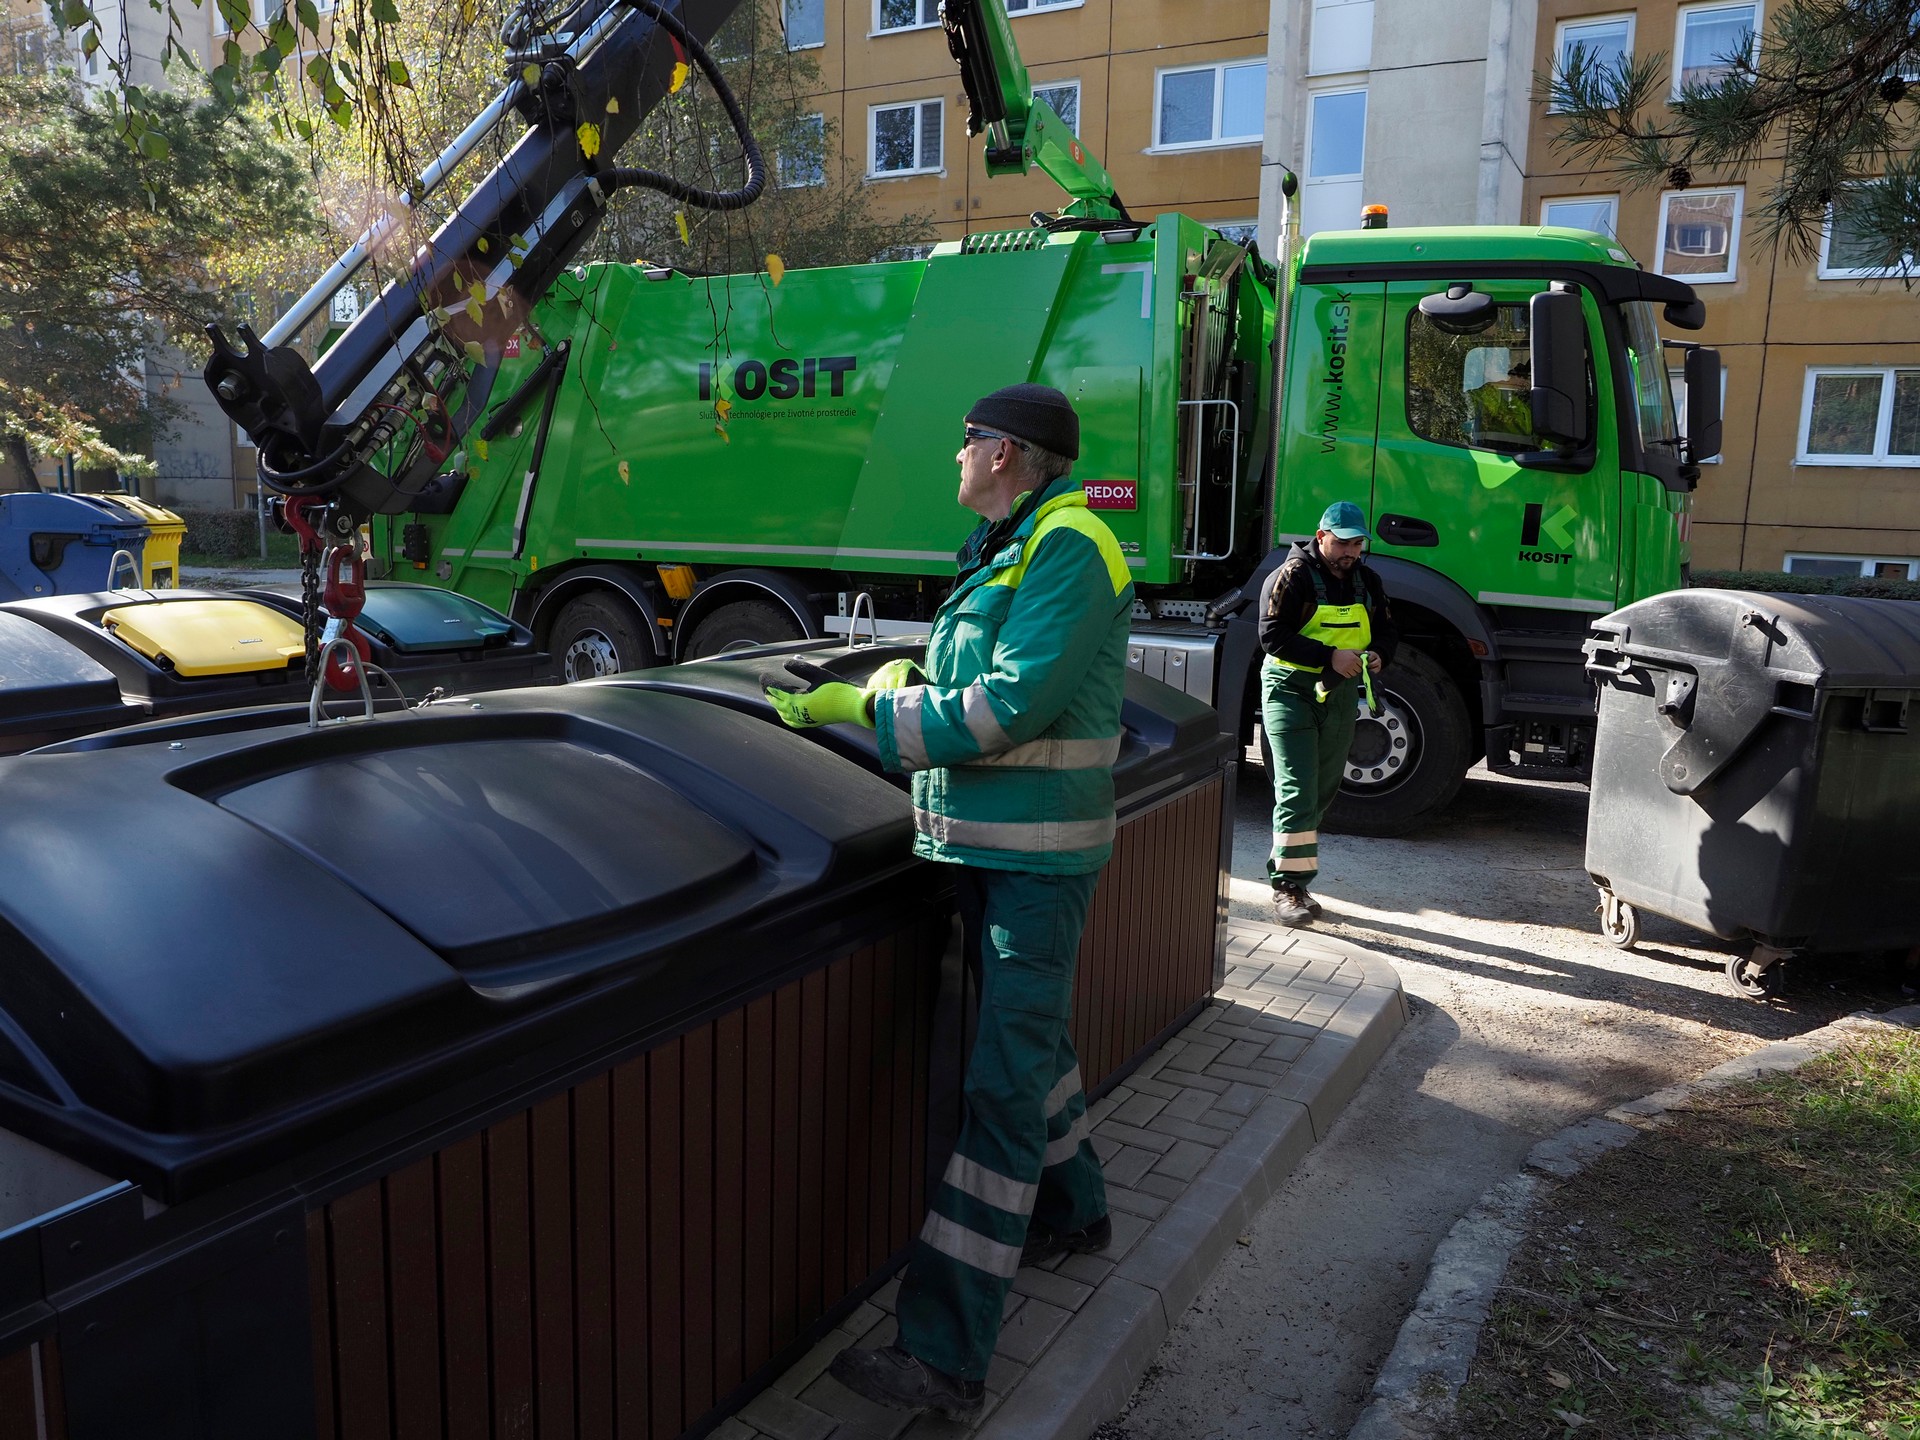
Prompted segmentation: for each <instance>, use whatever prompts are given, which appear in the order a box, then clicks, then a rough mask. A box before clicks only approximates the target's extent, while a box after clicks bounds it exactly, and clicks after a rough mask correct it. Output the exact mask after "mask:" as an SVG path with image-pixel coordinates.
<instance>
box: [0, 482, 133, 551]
mask: <svg viewBox="0 0 1920 1440" xmlns="http://www.w3.org/2000/svg"><path fill="white" fill-rule="evenodd" d="M0 525H6V526H9V527H11V528H14V529H22V530H41V531H53V532H58V533H76V534H82V535H83V536H92V537H97V539H93V540H90V541H89V543H99V544H107V543H118V542H120V541H124V540H126V539H128V538H129V536H130V534H131V532H134V531H139V532H140V533H141V534H142V535H144V534H145V533H146V531H147V523H146V521H144V520H142V519H140V518H139V517H138V516H137V515H134V514H132V513H131V512H129V511H126V510H122V509H121V508H120V507H119V506H118V505H116V504H114V503H113V501H112V499H111V498H109V497H108V496H105V495H76V494H66V493H57V492H53V493H50V492H44V491H43V492H39V493H35V492H32V491H26V492H21V493H18V494H13V495H0ZM106 531H114V532H117V533H115V534H112V535H106V534H104V533H102V532H106Z"/></svg>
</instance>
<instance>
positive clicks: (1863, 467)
mask: <svg viewBox="0 0 1920 1440" xmlns="http://www.w3.org/2000/svg"><path fill="white" fill-rule="evenodd" d="M1765 25H1766V3H1765V0H1701V3H1684V4H1683V3H1676V0H1642V3H1640V4H1638V5H1631V6H1623V5H1618V4H1611V5H1610V4H1607V3H1605V0H1543V3H1542V5H1541V12H1540V23H1539V27H1538V36H1537V42H1536V46H1535V51H1534V62H1533V68H1534V69H1535V70H1536V71H1539V72H1545V71H1547V70H1548V69H1549V68H1550V67H1551V66H1552V65H1553V64H1554V63H1555V62H1556V60H1558V59H1561V58H1563V57H1564V56H1566V55H1567V54H1568V53H1569V52H1570V51H1571V50H1572V49H1573V47H1575V46H1584V47H1586V48H1587V49H1588V50H1589V51H1590V52H1591V53H1593V54H1594V55H1596V56H1597V57H1602V58H1604V57H1609V56H1612V55H1616V54H1619V53H1621V52H1623V51H1626V52H1631V53H1634V54H1637V55H1646V54H1649V53H1652V52H1656V51H1658V52H1664V53H1665V54H1666V55H1667V56H1668V62H1669V70H1670V71H1671V72H1673V73H1675V74H1676V76H1686V77H1689V78H1692V77H1695V76H1701V77H1706V76H1711V75H1712V74H1713V73H1714V71H1715V69H1716V67H1717V66H1718V64H1719V63H1720V62H1721V60H1722V59H1723V58H1724V57H1725V56H1727V55H1729V54H1734V53H1738V51H1739V49H1740V47H1741V46H1743V45H1746V44H1753V45H1758V44H1760V43H1762V39H1763V37H1764V31H1765ZM1674 83H1675V85H1676V86H1677V85H1678V83H1679V80H1678V79H1677V78H1676V79H1675V81H1674ZM1554 131H1555V124H1554V118H1553V116H1552V115H1551V114H1549V113H1547V107H1546V106H1545V105H1544V104H1542V103H1539V102H1536V105H1535V117H1534V125H1533V134H1532V140H1531V143H1530V145H1529V146H1528V151H1527V166H1526V168H1527V182H1526V207H1527V218H1528V219H1529V220H1538V221H1539V222H1541V223H1543V224H1576V225H1579V226H1581V227H1582V228H1585V229H1597V230H1602V231H1605V232H1607V233H1609V234H1613V235H1615V236H1617V237H1618V238H1619V240H1620V242H1621V243H1622V245H1624V246H1625V247H1626V249H1627V250H1629V251H1630V252H1631V253H1632V254H1633V255H1634V256H1635V257H1636V258H1637V259H1638V260H1639V261H1640V263H1641V264H1643V265H1645V266H1647V267H1648V268H1649V269H1655V270H1659V271H1661V272H1663V273H1665V274H1669V275H1675V276H1679V277H1681V278H1683V279H1685V280H1686V281H1687V282H1688V283H1689V284H1692V285H1695V286H1697V287H1698V288H1699V292H1700V295H1701V297H1702V298H1703V299H1704V300H1705V301H1706V303H1707V317H1708V318H1707V328H1706V329H1705V330H1704V331H1702V332H1701V333H1700V334H1699V335H1698V336H1692V337H1688V338H1691V339H1697V340H1699V341H1700V342H1702V343H1704V344H1709V345H1713V346H1716V347H1717V348H1718V349H1719V351H1720V354H1721V357H1722V359H1723V361H1724V363H1725V367H1726V380H1725V386H1726V388H1725V415H1726V432H1725V443H1724V450H1723V453H1722V455H1721V457H1720V459H1719V460H1718V461H1716V462H1713V463H1711V464H1709V465H1707V466H1705V467H1704V473H1703V476H1702V479H1701V482H1700V489H1699V493H1698V494H1697V495H1696V497H1695V510H1694V517H1693V549H1694V563H1695V564H1696V565H1697V566H1700V567H1702V568H1716V569H1718V568H1724V569H1735V568H1740V569H1755V570H1778V569H1786V570H1790V571H1794V572H1797V573H1810V574H1840V575H1861V574H1864V575H1887V576H1893V577H1896V578H1903V579H1920V296H1916V295H1914V294H1913V293H1911V292H1909V291H1908V290H1907V289H1906V288H1905V286H1904V285H1903V284H1902V283H1901V280H1900V279H1899V278H1898V277H1896V276H1890V275H1887V274H1886V273H1885V272H1884V271H1876V270H1875V269H1873V268H1872V266H1871V265H1869V264H1867V263H1864V262H1863V257H1862V256H1861V254H1860V247H1859V243H1858V241H1857V240H1856V239H1854V238H1853V237H1852V236H1851V235H1850V234H1849V231H1848V227H1847V224H1846V217H1845V212H1844V207H1843V208H1842V210H1841V213H1840V215H1839V218H1838V220H1837V221H1836V220H1834V219H1832V218H1830V219H1829V222H1828V224H1827V226H1826V228H1825V231H1824V233H1823V234H1822V236H1821V240H1820V245H1819V250H1818V253H1817V254H1815V255H1813V256H1811V257H1806V258H1800V257H1796V256H1793V255H1790V254H1789V253H1788V252H1787V251H1786V250H1785V249H1776V248H1772V247H1770V246H1769V245H1768V244H1766V243H1765V242H1764V241H1763V240H1762V239H1761V238H1760V237H1759V236H1758V235H1757V234H1756V230H1757V227H1756V226H1755V225H1753V224H1751V223H1749V215H1750V214H1751V212H1752V211H1753V210H1754V209H1755V208H1756V207H1758V206H1759V205H1760V204H1761V203H1762V202H1763V199H1764V196H1765V194H1766V190H1767V187H1768V186H1769V185H1770V184H1772V183H1773V181H1774V179H1775V177H1776V176H1777V174H1778V162H1777V158H1776V159H1774V160H1772V161H1768V160H1762V161H1761V162H1760V163H1759V164H1757V165H1756V166H1754V167H1753V168H1752V169H1751V170H1749V171H1747V172H1746V173H1744V174H1733V173H1724V174H1703V175H1696V176H1694V177H1692V180H1693V183H1692V184H1690V185H1689V186H1688V187H1687V188H1686V189H1684V190H1679V189H1672V188H1666V189H1646V190H1633V189H1630V188H1628V187H1627V186H1625V185H1623V184H1622V183H1621V178H1620V176H1619V175H1618V173H1617V172H1614V171H1610V170H1607V169H1604V168H1590V167H1588V166H1586V165H1583V164H1580V163H1578V162H1576V161H1574V160H1572V159H1570V158H1569V157H1568V156H1566V155H1565V154H1563V153H1562V152H1560V151H1558V150H1556V149H1555V147H1554V145H1553V143H1552V141H1553V135H1554ZM1677 369H1678V357H1677V356H1676V357H1675V370H1676V377H1677ZM1676 383H1677V378H1676Z"/></svg>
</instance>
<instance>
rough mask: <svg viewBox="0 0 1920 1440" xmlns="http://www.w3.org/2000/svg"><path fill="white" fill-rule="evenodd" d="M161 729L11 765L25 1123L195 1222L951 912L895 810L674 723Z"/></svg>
mask: <svg viewBox="0 0 1920 1440" xmlns="http://www.w3.org/2000/svg"><path fill="white" fill-rule="evenodd" d="M159 733H160V735H162V736H165V735H167V734H168V733H173V734H175V735H183V736H184V738H176V739H165V738H157V739H152V740H147V741H145V742H144V743H142V742H139V741H138V740H136V739H131V738H129V737H125V736H122V737H116V738H115V739H114V740H113V741H112V742H110V743H100V738H104V737H100V738H96V740H95V741H93V742H89V743H88V744H86V745H75V746H53V747H49V748H47V749H44V750H40V751H37V752H35V753H33V754H30V755H25V756H19V757H16V758H13V759H10V760H0V790H4V792H5V793H6V795H7V796H8V804H7V805H6V806H5V807H0V853H3V854H6V855H7V856H8V857H9V863H8V864H7V865H6V866H5V867H0V1124H4V1125H6V1126H8V1127H9V1128H11V1129H14V1130H16V1131H18V1132H20V1133H22V1134H26V1135H28V1136H30V1137H32V1138H34V1139H36V1140H38V1141H40V1142H41V1143H44V1144H47V1145H49V1146H51V1147H53V1148H55V1149H58V1150H60V1151H62V1152H63V1153H66V1154H69V1155H72V1156H74V1157H75V1158H77V1159H81V1160H84V1161H86V1162H87V1163H89V1164H92V1165H95V1166H96V1167H97V1168H100V1169H102V1170H104V1171H108V1172H110V1173H116V1174H127V1175H129V1176H130V1177H132V1178H136V1179H140V1180H142V1181H143V1182H144V1183H147V1184H148V1185H149V1187H150V1188H152V1189H153V1190H154V1191H155V1193H158V1194H161V1195H164V1196H166V1197H168V1198H178V1197H179V1196H181V1195H184V1194H186V1193H189V1192H192V1191H196V1190H198V1189H201V1188H204V1187H205V1186H207V1185H208V1184H211V1183H215V1181H216V1180H218V1179H219V1178H222V1177H227V1178H231V1177H232V1176H233V1175H235V1174H238V1173H244V1172H246V1171H249V1170H257V1169H259V1168H260V1167H261V1166H262V1165H265V1164H267V1163H269V1162H272V1161H275V1160H285V1159H287V1158H288V1157H290V1156H295V1155H298V1154H301V1153H304V1152H303V1148H302V1147H308V1146H311V1145H313V1144H314V1143H317V1142H324V1141H329V1140H331V1141H337V1140H338V1139H339V1137H340V1135H341V1134H342V1133H343V1132H344V1131H347V1130H350V1129H351V1128H352V1127H353V1126H354V1125H356V1124H364V1123H370V1122H371V1119H377V1117H379V1116H382V1115H385V1114H388V1113H390V1112H392V1111H393V1110H394V1109H395V1108H396V1107H398V1106H401V1105H403V1104H408V1103H416V1104H417V1103H425V1101H423V1097H428V1098H430V1097H431V1096H432V1095H434V1094H437V1093H441V1092H442V1091H444V1090H445V1089H446V1088H447V1087H449V1086H453V1085H464V1086H467V1087H472V1086H474V1085H481V1086H484V1085H486V1084H488V1083H491V1081H492V1077H495V1076H500V1077H510V1076H511V1075H513V1074H514V1073H515V1067H516V1066H524V1065H525V1064H526V1063H528V1062H527V1061H526V1059H525V1057H526V1056H527V1055H528V1054H530V1053H532V1052H534V1051H536V1050H537V1051H538V1052H539V1053H541V1054H543V1055H548V1054H552V1053H556V1047H557V1052H564V1054H567V1055H587V1054H591V1053H596V1052H600V1051H605V1050H606V1049H608V1048H609V1047H613V1048H617V1047H619V1046H620V1045H621V1044H623V1043H633V1042H634V1041H635V1038H636V1037H644V1036H647V1035H652V1034H665V1033H671V1032H672V1030H673V1028H675V1027H676V1026H677V1025H681V1024H686V1023H692V1022H693V1019H694V1017H697V1016H699V1015H702V1014H705V1013H710V1012H711V1011H712V1010H713V1009H714V1008H715V1007H716V1006H721V1005H725V1004H731V1003H738V1002H739V1001H740V1000H741V999H743V998H745V997H747V996H750V995H752V994H758V993H762V992H763V991H765V990H766V989H769V988H772V986H773V985H774V984H775V983H777V982H778V981H779V979H780V978H781V977H783V976H784V975H786V974H788V973H790V972H791V971H792V970H793V969H794V967H796V966H798V965H801V964H804V963H807V962H808V960H809V957H812V956H816V955H818V954H819V953H821V952H822V951H823V950H826V949H830V948H832V947H836V946H838V947H841V948H845V947H847V946H849V945H853V944H858V943H863V941H864V940H865V939H870V938H873V937H874V936H876V935H878V934H880V933H884V932H885V931H886V930H888V929H889V928H895V927H897V925H898V924H899V923H900V920H899V917H900V915H901V914H902V913H903V911H904V910H906V909H910V908H913V907H924V906H925V905H926V904H928V903H929V900H930V897H931V895H932V892H933V890H934V888H935V882H934V880H933V878H932V876H931V875H930V873H928V872H929V871H930V867H925V866H923V865H921V864H920V862H918V861H915V860H913V859H912V857H911V844H912V825H911V819H910V812H909V808H908V806H907V804H906V802H905V800H904V798H903V797H902V796H901V795H900V794H899V793H898V792H897V791H895V790H894V789H892V788H891V787H890V786H888V785H886V784H885V783H883V782H881V781H879V780H878V779H876V778H874V777H872V776H869V775H867V774H864V773H862V772H861V771H860V770H859V769H858V768H856V767H855V766H852V765H850V764H847V763H845V762H842V761H838V760H836V759H834V758H833V757H832V756H830V755H826V754H823V753H822V752H821V751H820V750H819V749H818V747H816V746H812V745H809V744H808V743H807V742H806V741H805V740H803V739H801V738H800V737H798V736H795V735H791V734H787V733H784V732H782V731H780V730H778V729H776V728H775V727H772V726H769V725H765V724H763V723H761V722H759V721H756V720H754V719H752V718H750V717H746V716H741V715H736V714H731V713H728V712H727V711H725V710H722V709H720V708H718V707H716V706H713V705H710V704H703V703H700V702H697V701H693V700H687V699H683V698H680V697H676V696H672V695H663V694H658V693H650V692H644V691H637V690H621V689H613V688H594V687H584V686H569V687H565V688H560V689H552V688H546V689H539V690H528V691H505V692H496V693H493V694H489V695H485V696H481V697H477V698H474V697H469V698H466V699H462V700H459V701H457V702H453V703H450V704H441V705H435V706H431V707H428V709H426V710H425V711H416V712H412V713H408V714H399V715H391V716H383V717H379V718H375V719H372V720H357V721H352V722H347V723H333V724H328V725H325V726H323V727H321V728H320V729H318V730H309V729H307V728H306V727H305V726H304V725H300V726H281V727H277V728H271V729H265V730H261V729H248V730H243V731H240V732H238V733H234V734H223V733H218V732H214V733H206V732H205V731H204V730H203V729H202V727H198V726H195V727H185V728H184V729H182V730H175V731H172V732H168V731H161V732H159ZM129 842H130V843H129ZM543 1063H544V1062H543ZM554 1063H565V1062H564V1061H560V1062H554ZM500 1083H502V1084H505V1083H507V1079H506V1078H502V1079H501V1081H500ZM519 1083H522V1084H524V1079H522V1080H521V1081H520V1082H519Z"/></svg>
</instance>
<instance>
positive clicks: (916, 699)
mask: <svg viewBox="0 0 1920 1440" xmlns="http://www.w3.org/2000/svg"><path fill="white" fill-rule="evenodd" d="M925 698H926V696H925V692H924V691H923V690H921V689H920V687H919V686H917V685H916V686H914V687H912V688H910V689H906V690H896V691H894V692H893V748H894V750H895V752H896V753H897V754H898V755H899V757H900V768H901V769H902V770H924V769H926V768H927V737H926V733H925V731H924V730H923V729H922V728H921V718H920V717H921V702H922V701H923V700H924V699H925Z"/></svg>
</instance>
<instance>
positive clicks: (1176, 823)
mask: <svg viewBox="0 0 1920 1440" xmlns="http://www.w3.org/2000/svg"><path fill="white" fill-rule="evenodd" d="M1225 794H1226V782H1225V780H1224V779H1223V778H1222V777H1220V776H1215V777H1214V778H1213V779H1211V780H1209V781H1207V782H1206V783H1204V784H1202V785H1199V786H1196V787H1195V788H1194V789H1192V790H1188V791H1186V792H1184V793H1183V794H1180V795H1177V796H1175V797H1174V798H1173V799H1171V800H1169V801H1167V802H1166V803H1165V804H1163V805H1159V806H1157V807H1155V808H1154V809H1152V810H1148V811H1145V812H1143V813H1141V814H1138V815H1135V816H1133V817H1132V818H1131V819H1129V820H1128V821H1127V822H1126V823H1125V824H1123V825H1122V826H1121V827H1120V829H1119V832H1118V833H1117V834H1116V835H1115V836H1114V838H1113V859H1112V860H1111V861H1109V862H1108V864H1107V868H1106V870H1105V871H1104V872H1103V873H1102V874H1101V876H1100V887H1099V889H1097V890H1096V891H1095V892H1094V896H1093V906H1092V908H1091V909H1090V910H1089V911H1088V912H1087V928H1086V932H1085V934H1084V935H1083V936H1082V937H1081V941H1080V957H1079V968H1078V970H1077V972H1076V974H1075V976H1074V995H1073V1045H1074V1050H1075V1051H1076V1053H1078V1055H1079V1056H1080V1075H1081V1079H1082V1081H1083V1082H1084V1084H1085V1085H1086V1088H1087V1089H1088V1090H1093V1089H1095V1088H1096V1087H1097V1086H1098V1085H1099V1084H1100V1082H1101V1081H1102V1080H1103V1079H1105V1078H1106V1077H1107V1076H1108V1075H1110V1074H1112V1073H1113V1072H1114V1071H1116V1070H1118V1069H1120V1068H1122V1067H1123V1066H1125V1065H1126V1064H1127V1063H1128V1062H1129V1061H1130V1060H1132V1059H1133V1057H1134V1056H1135V1055H1137V1054H1139V1052H1140V1050H1141V1049H1142V1048H1143V1047H1144V1046H1145V1045H1147V1044H1148V1043H1149V1042H1150V1041H1151V1040H1152V1039H1153V1037H1154V1036H1156V1035H1158V1034H1159V1033H1160V1032H1161V1031H1162V1030H1164V1029H1166V1028H1167V1026H1169V1025H1171V1024H1172V1023H1173V1022H1174V1021H1175V1020H1177V1019H1179V1018H1180V1016H1181V1015H1182V1014H1183V1013H1184V1012H1185V1011H1186V1010H1188V1009H1189V1008H1190V1007H1191V1006H1193V1005H1194V1004H1195V1003H1196V1002H1197V1001H1199V1000H1201V999H1203V998H1205V997H1206V996H1207V995H1209V994H1211V993H1212V991H1213V953H1214V940H1215V934H1214V930H1215V925H1216V907H1217V905H1218V902H1219V887H1220V859H1221V856H1220V820H1221V816H1220V807H1221V804H1222V803H1223V801H1224V798H1225Z"/></svg>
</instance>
